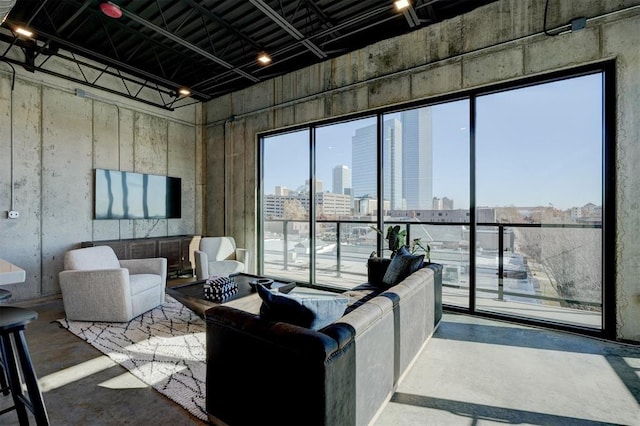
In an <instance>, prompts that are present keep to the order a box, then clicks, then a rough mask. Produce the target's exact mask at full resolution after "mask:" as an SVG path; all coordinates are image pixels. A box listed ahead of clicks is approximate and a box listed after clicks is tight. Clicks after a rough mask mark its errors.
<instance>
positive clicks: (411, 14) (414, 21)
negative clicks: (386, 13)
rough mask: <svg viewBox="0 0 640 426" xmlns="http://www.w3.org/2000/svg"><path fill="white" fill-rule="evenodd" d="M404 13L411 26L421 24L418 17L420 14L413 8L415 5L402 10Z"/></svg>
mask: <svg viewBox="0 0 640 426" xmlns="http://www.w3.org/2000/svg"><path fill="white" fill-rule="evenodd" d="M402 14H403V15H404V17H405V18H406V19H407V23H408V24H409V27H411V28H413V27H417V26H419V25H420V18H418V14H417V13H416V10H415V9H414V8H413V6H411V5H409V6H407V7H406V8H405V9H404V10H403V11H402Z"/></svg>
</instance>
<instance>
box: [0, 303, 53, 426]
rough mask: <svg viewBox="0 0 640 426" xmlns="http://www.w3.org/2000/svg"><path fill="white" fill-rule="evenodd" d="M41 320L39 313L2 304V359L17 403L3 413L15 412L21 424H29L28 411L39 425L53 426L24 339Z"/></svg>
mask: <svg viewBox="0 0 640 426" xmlns="http://www.w3.org/2000/svg"><path fill="white" fill-rule="evenodd" d="M37 318H38V313H37V312H35V311H32V310H29V309H24V308H18V307H15V306H1V305H0V360H1V361H2V367H3V369H4V371H5V372H6V375H7V380H8V382H9V390H10V391H11V395H12V397H13V402H14V404H15V405H14V406H13V407H11V408H7V409H5V410H2V411H0V415H1V414H5V413H7V412H9V411H11V410H14V409H15V410H16V412H17V414H18V420H19V421H20V424H21V425H28V424H29V419H28V417H27V411H26V409H27V408H28V409H29V410H30V411H31V412H32V413H33V416H34V417H35V419H36V424H38V425H49V417H48V416H47V410H46V409H45V407H44V401H43V399H42V394H41V393H40V388H39V387H38V379H37V377H36V373H35V371H34V370H33V364H32V363H31V357H30V356H29V349H28V348H27V342H26V340H25V338H24V329H25V328H26V326H27V324H29V323H30V322H32V321H35V320H36V319H37ZM14 347H15V351H14ZM20 376H22V377H23V378H24V384H26V388H27V389H26V395H25V392H24V391H23V382H22V380H21V379H20Z"/></svg>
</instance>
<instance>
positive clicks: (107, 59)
mask: <svg viewBox="0 0 640 426" xmlns="http://www.w3.org/2000/svg"><path fill="white" fill-rule="evenodd" d="M38 34H39V35H41V36H43V37H45V38H47V39H50V40H53V41H55V42H56V43H58V44H60V45H61V46H66V47H67V48H69V49H70V50H71V51H76V52H80V53H82V54H84V55H87V57H88V58H92V57H93V58H95V59H96V60H98V61H100V62H102V63H103V64H107V65H111V66H113V67H114V68H119V69H123V70H126V71H128V72H131V73H133V74H136V75H139V76H140V75H141V76H143V77H145V78H148V79H149V80H151V81H154V82H157V83H159V84H162V85H163V86H165V87H167V88H171V89H174V90H175V89H177V88H178V87H180V86H182V84H179V83H176V82H175V81H170V80H167V79H164V78H162V77H160V76H158V75H155V74H152V73H150V72H148V71H144V70H141V69H139V68H136V67H134V66H131V65H129V64H127V63H125V62H122V61H118V60H116V59H113V58H110V57H108V56H105V55H102V54H100V53H98V52H96V51H93V50H91V49H87V48H84V47H82V46H78V45H77V44H74V43H71V42H69V41H67V40H65V39H63V38H61V37H58V36H56V35H53V34H47V33H46V32H44V31H42V30H38ZM191 92H192V94H193V95H195V96H200V97H201V98H202V99H209V98H210V96H208V95H206V94H204V93H200V92H196V91H194V90H192V91H191Z"/></svg>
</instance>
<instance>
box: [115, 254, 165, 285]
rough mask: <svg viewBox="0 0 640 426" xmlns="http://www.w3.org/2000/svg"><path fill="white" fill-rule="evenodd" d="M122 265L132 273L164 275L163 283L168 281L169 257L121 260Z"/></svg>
mask: <svg viewBox="0 0 640 426" xmlns="http://www.w3.org/2000/svg"><path fill="white" fill-rule="evenodd" d="M120 266H122V267H123V268H127V269H128V270H129V274H131V275H136V274H155V275H160V276H161V277H162V283H166V282H167V259H165V258H164V257H155V258H150V259H127V260H121V261H120Z"/></svg>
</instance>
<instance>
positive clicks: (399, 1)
mask: <svg viewBox="0 0 640 426" xmlns="http://www.w3.org/2000/svg"><path fill="white" fill-rule="evenodd" d="M393 4H394V5H395V7H396V10H397V11H398V12H400V11H402V10H404V9H406V8H408V7H409V6H411V3H409V0H396V1H394V2H393Z"/></svg>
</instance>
